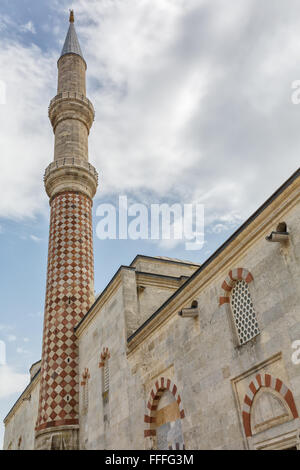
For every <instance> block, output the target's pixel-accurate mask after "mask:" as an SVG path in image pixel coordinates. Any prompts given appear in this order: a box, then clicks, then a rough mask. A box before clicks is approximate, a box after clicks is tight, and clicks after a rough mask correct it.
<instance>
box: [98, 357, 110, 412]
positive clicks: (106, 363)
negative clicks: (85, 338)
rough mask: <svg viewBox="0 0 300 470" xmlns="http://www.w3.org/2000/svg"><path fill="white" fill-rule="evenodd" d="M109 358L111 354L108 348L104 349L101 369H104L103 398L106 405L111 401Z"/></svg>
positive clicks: (100, 364)
mask: <svg viewBox="0 0 300 470" xmlns="http://www.w3.org/2000/svg"><path fill="white" fill-rule="evenodd" d="M109 358H110V354H109V350H108V348H103V351H102V353H101V356H100V362H99V367H100V368H101V369H102V398H103V404H104V405H106V404H107V403H108V400H109Z"/></svg>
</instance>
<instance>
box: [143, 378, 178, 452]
mask: <svg viewBox="0 0 300 470" xmlns="http://www.w3.org/2000/svg"><path fill="white" fill-rule="evenodd" d="M147 410H148V414H145V416H144V422H145V423H147V426H148V427H147V428H146V429H145V431H144V436H145V438H146V443H145V444H146V449H159V450H168V449H184V448H185V446H184V440H183V433H182V426H181V420H182V419H184V417H185V415H184V410H183V408H182V402H181V398H180V395H179V393H178V390H177V386H176V385H175V384H174V383H172V382H171V380H170V379H168V378H166V377H160V378H159V379H158V380H157V381H156V382H155V384H154V386H153V388H152V390H151V392H150V396H149V400H148V403H147Z"/></svg>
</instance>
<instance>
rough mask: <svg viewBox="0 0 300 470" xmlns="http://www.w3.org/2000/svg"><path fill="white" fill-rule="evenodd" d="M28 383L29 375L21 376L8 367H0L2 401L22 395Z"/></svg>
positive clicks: (0, 397) (0, 394) (0, 395)
mask: <svg viewBox="0 0 300 470" xmlns="http://www.w3.org/2000/svg"><path fill="white" fill-rule="evenodd" d="M28 382H29V375H28V374H20V373H18V372H16V371H15V370H14V369H13V368H12V367H10V366H7V365H5V366H0V399H2V398H6V397H8V396H10V395H12V394H14V393H21V392H22V391H23V390H24V388H25V387H26V385H27V384H28Z"/></svg>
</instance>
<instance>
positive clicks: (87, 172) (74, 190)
mask: <svg viewBox="0 0 300 470" xmlns="http://www.w3.org/2000/svg"><path fill="white" fill-rule="evenodd" d="M57 66H58V85H57V95H56V96H55V97H54V98H53V99H52V100H51V102H50V106H49V118H50V121H51V124H52V127H53V132H54V135H55V145H54V161H53V162H52V163H50V165H49V166H48V168H47V169H46V171H45V176H44V182H45V189H46V192H47V194H48V196H49V199H50V207H51V216H50V232H49V249H48V269H47V286H46V300H45V313H44V335H43V351H42V364H41V382H40V397H39V409H38V418H37V423H36V435H35V438H36V439H35V448H36V449H59V448H60V449H66V450H67V449H77V448H78V447H79V440H78V439H79V438H78V428H79V410H78V406H79V355H78V343H77V337H76V335H75V333H74V327H75V326H76V325H77V324H78V323H79V321H80V320H81V319H82V318H83V316H84V315H85V314H86V312H87V311H88V309H89V307H90V306H91V304H92V302H93V301H94V258H93V230H92V205H93V197H94V195H95V193H96V189H97V184H98V175H97V172H96V170H95V168H94V167H93V166H92V165H91V164H90V163H89V162H88V136H89V132H90V128H91V126H92V124H93V120H94V108H93V105H92V103H91V102H90V101H89V100H88V98H87V97H86V77H85V76H86V63H85V60H84V58H83V56H82V52H81V49H80V46H79V42H78V38H77V35H76V31H75V28H74V13H73V14H72V12H71V14H70V26H69V31H68V34H67V37H66V41H65V45H64V47H63V51H62V54H61V57H60V58H59V60H58V62H57Z"/></svg>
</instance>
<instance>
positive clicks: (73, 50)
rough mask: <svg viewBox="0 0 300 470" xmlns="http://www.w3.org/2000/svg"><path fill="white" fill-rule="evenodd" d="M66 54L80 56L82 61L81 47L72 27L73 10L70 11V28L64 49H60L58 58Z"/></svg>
mask: <svg viewBox="0 0 300 470" xmlns="http://www.w3.org/2000/svg"><path fill="white" fill-rule="evenodd" d="M66 54H77V55H80V57H82V59H83V60H84V57H83V54H82V51H81V47H80V44H79V41H78V37H77V34H76V30H75V26H74V11H73V10H71V11H70V26H69V30H68V33H67V37H66V40H65V43H64V47H63V48H62V51H61V55H60V57H62V56H63V55H66Z"/></svg>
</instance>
